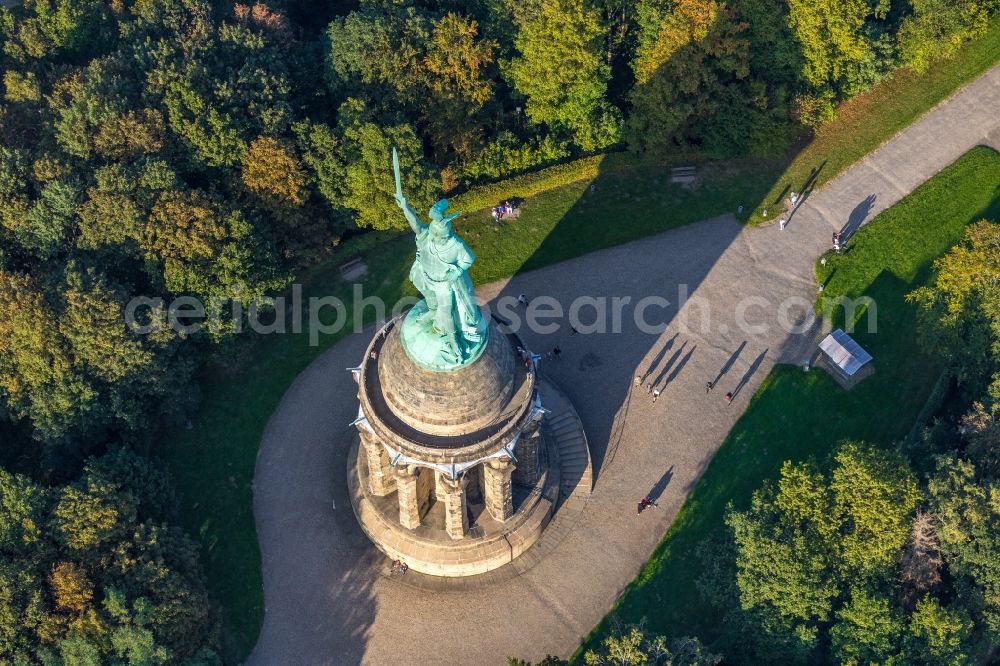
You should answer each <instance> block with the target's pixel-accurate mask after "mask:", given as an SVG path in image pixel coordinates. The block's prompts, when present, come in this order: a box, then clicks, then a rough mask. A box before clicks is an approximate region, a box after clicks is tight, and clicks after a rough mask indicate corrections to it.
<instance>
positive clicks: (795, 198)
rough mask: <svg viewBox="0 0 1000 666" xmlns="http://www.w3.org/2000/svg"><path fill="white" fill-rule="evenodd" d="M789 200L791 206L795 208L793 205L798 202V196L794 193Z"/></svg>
mask: <svg viewBox="0 0 1000 666" xmlns="http://www.w3.org/2000/svg"><path fill="white" fill-rule="evenodd" d="M790 198H791V200H792V206H795V204H796V203H798V201H799V195H798V194H796V193H795V192H792V196H791V197H790Z"/></svg>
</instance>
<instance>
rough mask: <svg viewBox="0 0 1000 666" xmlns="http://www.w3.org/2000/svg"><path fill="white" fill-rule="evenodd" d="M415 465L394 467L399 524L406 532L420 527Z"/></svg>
mask: <svg viewBox="0 0 1000 666" xmlns="http://www.w3.org/2000/svg"><path fill="white" fill-rule="evenodd" d="M419 473H420V470H419V469H418V468H417V467H416V466H415V465H399V466H398V467H396V491H397V495H398V497H399V524H400V525H402V526H403V527H405V528H406V529H408V530H415V529H416V528H418V527H420V498H419V495H418V493H417V483H418V481H419V478H418V474H419Z"/></svg>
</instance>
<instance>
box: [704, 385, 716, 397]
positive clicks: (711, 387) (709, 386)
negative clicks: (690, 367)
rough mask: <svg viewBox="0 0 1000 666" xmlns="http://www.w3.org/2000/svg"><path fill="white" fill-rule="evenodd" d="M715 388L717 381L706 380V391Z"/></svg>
mask: <svg viewBox="0 0 1000 666" xmlns="http://www.w3.org/2000/svg"><path fill="white" fill-rule="evenodd" d="M714 388H715V382H705V393H706V394H708V393H711V392H712V389H714Z"/></svg>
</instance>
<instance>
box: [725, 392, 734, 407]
mask: <svg viewBox="0 0 1000 666" xmlns="http://www.w3.org/2000/svg"><path fill="white" fill-rule="evenodd" d="M726 404H727V405H731V404H733V392H732V391H730V392H729V393H727V394H726Z"/></svg>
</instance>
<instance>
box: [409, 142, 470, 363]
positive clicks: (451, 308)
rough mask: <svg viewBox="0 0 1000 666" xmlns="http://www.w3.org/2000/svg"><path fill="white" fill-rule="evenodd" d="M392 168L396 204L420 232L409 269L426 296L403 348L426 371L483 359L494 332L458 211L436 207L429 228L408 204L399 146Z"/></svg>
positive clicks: (441, 203) (443, 203)
mask: <svg viewBox="0 0 1000 666" xmlns="http://www.w3.org/2000/svg"><path fill="white" fill-rule="evenodd" d="M392 170H393V175H394V176H395V178H396V203H397V204H398V205H399V207H400V209H402V211H403V215H404V216H406V221H407V222H409V223H410V228H412V229H413V232H414V234H416V243H417V256H416V259H415V260H414V261H413V267H412V268H410V281H411V282H412V283H413V285H414V286H415V287H416V288H417V289H418V290H419V291H420V293H421V294H422V295H423V297H424V300H422V301H420V302H419V303H417V304H416V305H415V306H413V309H412V310H410V312H409V313H407V315H406V318H405V319H404V320H403V326H402V329H401V335H402V340H403V348H404V349H405V350H406V352H407V354H409V356H410V358H412V359H413V360H414V361H415V362H416V363H417V364H418V365H420V366H422V367H424V368H426V369H429V370H438V371H445V370H456V369H458V368H461V367H464V366H466V365H468V364H469V363H471V362H473V361H474V360H476V359H477V358H479V355H480V354H481V353H482V351H483V349H484V348H485V347H486V341H487V336H488V333H489V327H488V326H487V322H486V321H485V320H484V318H483V315H482V312H481V311H480V310H479V306H478V305H476V294H475V291H474V290H473V288H472V280H471V279H470V278H469V273H468V270H469V266H471V265H472V262H474V261H475V260H476V256H475V255H474V254H473V253H472V250H470V249H469V246H468V245H466V244H465V243H464V242H463V241H462V239H461V238H459V237H458V236H456V235H455V234H454V233H453V232H452V229H451V221H452V220H453V219H455V218H456V217H458V215H459V213H452V214H450V215H449V214H447V210H448V200H447V199H441V200H440V201H438V202H437V203H435V204H434V205H433V206H431V209H430V211H429V213H428V217H429V218H430V223H429V224H424V222H423V221H422V220H421V219H420V218H419V217H418V216H417V213H416V211H414V210H413V208H412V207H411V206H410V205H409V203H407V201H406V198H405V197H403V189H402V184H401V182H400V176H399V156H398V155H397V154H396V149H395V148H393V149H392Z"/></svg>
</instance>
